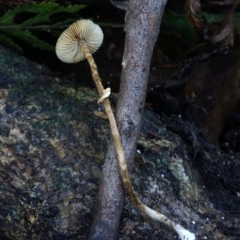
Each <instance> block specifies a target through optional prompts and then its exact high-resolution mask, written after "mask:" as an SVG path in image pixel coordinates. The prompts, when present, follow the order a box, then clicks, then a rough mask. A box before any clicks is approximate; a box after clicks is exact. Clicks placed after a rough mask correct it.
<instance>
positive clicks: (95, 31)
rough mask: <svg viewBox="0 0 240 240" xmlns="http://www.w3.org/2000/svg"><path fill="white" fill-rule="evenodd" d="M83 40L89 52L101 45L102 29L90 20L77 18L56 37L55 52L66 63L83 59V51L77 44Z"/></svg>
mask: <svg viewBox="0 0 240 240" xmlns="http://www.w3.org/2000/svg"><path fill="white" fill-rule="evenodd" d="M81 40H83V41H84V42H85V43H86V45H87V46H88V48H89V50H90V52H91V53H94V52H96V51H97V50H98V48H99V47H100V46H101V44H102V41H103V32H102V29H101V28H100V27H99V26H98V25H97V24H95V23H93V22H92V21H91V20H78V21H77V22H75V23H73V24H72V25H70V26H69V27H68V28H67V29H66V30H65V31H64V32H63V33H62V34H61V35H60V37H59V38H58V40H57V44H56V54H57V56H58V58H59V59H60V60H61V61H63V62H66V63H76V62H79V61H81V60H83V59H85V55H84V52H83V50H82V48H81V47H80V45H79V42H80V41H81Z"/></svg>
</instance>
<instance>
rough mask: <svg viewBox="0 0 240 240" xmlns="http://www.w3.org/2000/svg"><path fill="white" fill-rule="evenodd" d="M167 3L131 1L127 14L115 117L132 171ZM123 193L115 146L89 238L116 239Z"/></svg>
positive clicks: (111, 148)
mask: <svg viewBox="0 0 240 240" xmlns="http://www.w3.org/2000/svg"><path fill="white" fill-rule="evenodd" d="M165 4H166V0H164V1H159V0H141V1H140V0H132V1H130V4H129V8H128V12H127V14H126V40H125V51H124V56H123V71H122V75H121V86H120V94H119V101H118V104H117V110H116V117H117V122H118V127H119V131H120V135H121V138H122V144H123V147H124V151H125V155H126V159H127V162H128V167H129V169H131V168H132V165H133V161H134V157H135V150H136V142H137V138H138V135H139V131H140V123H141V118H142V113H143V109H144V103H145V95H146V90H147V82H148V74H149V68H150V62H151V56H152V51H153V47H154V44H155V41H156V39H157V36H158V32H159V26H160V22H161V17H162V14H163V10H164V7H165ZM123 200H124V193H123V185H122V180H121V177H120V173H119V167H118V164H117V159H116V154H115V150H114V145H113V143H112V142H111V143H110V145H109V147H108V152H107V155H106V158H105V164H104V166H103V174H102V179H101V185H100V190H99V194H98V198H97V201H96V205H95V209H96V210H95V214H94V220H93V226H92V229H91V233H90V239H116V237H117V233H118V226H119V221H120V216H121V212H122V207H123Z"/></svg>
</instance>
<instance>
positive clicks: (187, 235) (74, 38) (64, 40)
mask: <svg viewBox="0 0 240 240" xmlns="http://www.w3.org/2000/svg"><path fill="white" fill-rule="evenodd" d="M102 41H103V33H102V30H101V28H100V27H99V26H98V25H96V24H94V23H93V22H92V21H90V20H79V21H77V22H75V23H73V24H72V25H70V26H69V27H68V28H67V29H66V30H65V31H64V32H63V33H62V34H61V36H60V37H59V38H58V41H57V44H56V54H57V56H58V58H59V59H60V60H62V61H63V62H66V63H76V62H79V61H81V60H83V59H85V58H86V59H87V60H88V62H89V65H90V68H91V71H92V77H93V80H94V82H95V84H96V87H97V90H98V92H99V95H100V96H101V97H100V99H99V101H98V103H100V102H102V103H103V105H104V108H105V111H106V114H107V117H108V120H109V124H110V128H111V133H112V137H113V141H114V145H115V149H116V153H117V158H118V165H119V168H120V172H121V176H122V180H123V184H124V187H125V189H126V192H127V193H128V195H129V197H130V199H131V200H132V202H133V204H134V205H135V206H136V207H137V208H138V209H140V210H141V211H142V212H144V213H145V214H147V215H148V216H150V217H151V218H153V219H156V220H158V221H161V222H164V223H165V224H167V225H169V226H170V227H172V228H174V229H175V231H176V232H177V233H178V235H179V237H180V239H181V240H184V239H188V240H194V239H195V235H194V234H193V233H191V232H189V231H187V230H186V229H184V228H183V227H181V226H180V225H178V224H176V223H174V222H173V221H171V220H170V219H168V218H167V217H166V216H165V215H163V214H161V213H158V212H156V211H155V210H153V209H151V208H149V207H147V206H146V205H144V204H143V203H142V202H141V200H140V199H139V198H138V197H137V195H136V193H135V191H134V189H133V186H132V182H131V180H130V176H129V172H128V168H127V163H126V158H125V154H124V151H123V146H122V143H121V138H120V135H119V132H118V128H117V124H116V120H115V117H114V114H113V111H112V109H111V105H110V102H109V100H108V96H109V95H110V88H107V89H104V88H103V86H102V83H101V79H100V77H99V75H98V70H97V66H96V64H95V62H94V59H93V57H92V53H94V52H96V51H97V49H98V48H99V47H100V45H101V44H102Z"/></svg>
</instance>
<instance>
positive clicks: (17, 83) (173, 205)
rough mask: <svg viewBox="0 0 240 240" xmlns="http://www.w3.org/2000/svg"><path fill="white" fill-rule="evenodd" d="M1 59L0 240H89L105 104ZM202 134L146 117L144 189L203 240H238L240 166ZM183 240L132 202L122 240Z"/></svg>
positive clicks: (145, 196)
mask: <svg viewBox="0 0 240 240" xmlns="http://www.w3.org/2000/svg"><path fill="white" fill-rule="evenodd" d="M0 52H1V54H0V116H1V118H0V172H1V175H0V180H1V181H0V191H1V194H0V210H1V211H0V229H1V231H0V238H1V239H87V234H88V231H89V229H90V226H91V211H92V208H93V205H94V200H95V197H96V194H97V191H98V186H99V179H100V176H101V166H102V164H103V161H104V155H105V152H106V150H107V144H108V141H109V139H110V132H109V126H108V122H107V121H106V120H104V119H102V118H99V117H97V116H96V115H95V114H94V111H98V110H102V109H101V105H98V104H97V100H98V95H97V93H96V91H95V90H91V89H88V88H83V87H79V86H76V84H73V83H71V82H68V81H66V80H65V81H64V80H62V79H58V78H57V77H56V76H54V74H52V73H51V72H50V71H49V70H48V69H46V68H45V67H42V66H40V65H37V64H35V63H33V62H30V61H29V60H27V59H25V58H24V57H22V56H20V55H18V54H16V53H13V52H12V51H10V50H7V49H5V48H4V47H2V46H0ZM89 74H90V73H89ZM197 134H198V132H197V130H196V129H195V128H194V127H193V126H192V125H191V124H189V123H185V122H183V121H181V119H180V118H178V117H177V116H173V117H171V118H168V117H164V116H159V115H157V114H155V113H153V112H150V111H145V115H144V121H143V125H142V132H141V135H140V138H139V144H138V150H137V153H136V163H135V167H134V169H133V172H132V180H133V183H134V187H135V190H136V191H137V193H138V195H139V197H140V199H142V200H143V202H144V203H145V204H147V205H148V206H151V207H152V208H154V209H155V210H158V211H159V212H162V213H164V214H165V215H167V216H168V217H169V218H170V219H172V220H173V221H175V222H177V223H179V224H181V225H183V226H184V227H186V228H187V229H188V230H191V231H192V232H195V233H196V235H197V239H198V238H199V239H232V240H233V239H238V238H239V237H240V232H239V226H240V222H239V214H240V213H239V210H238V209H239V208H237V207H238V206H239V195H237V194H239V192H237V191H239V189H240V188H238V186H239V174H238V172H239V170H238V171H237V169H239V165H240V163H239V160H237V157H233V158H231V156H230V155H220V154H218V153H217V152H216V151H215V150H214V149H213V148H211V145H210V144H208V143H207V142H205V143H204V142H203V138H202V139H201V136H200V135H197ZM236 156H237V155H236ZM238 159H239V158H238ZM234 174H235V175H234ZM225 176H226V177H227V178H224V177H225ZM231 176H233V177H232V178H231ZM237 189H238V190H237ZM227 200H229V202H228V203H229V204H228V203H227ZM175 237H176V233H175V232H174V231H172V230H171V229H169V228H167V227H166V226H165V225H164V224H159V223H158V222H155V221H152V220H150V219H149V218H147V217H145V216H143V215H142V214H141V213H140V212H139V211H138V210H136V209H135V208H134V207H133V205H132V204H131V202H130V201H129V199H128V198H126V203H125V208H124V211H123V214H122V219H121V225H120V230H119V239H165V240H166V239H169V240H170V239H174V238H175Z"/></svg>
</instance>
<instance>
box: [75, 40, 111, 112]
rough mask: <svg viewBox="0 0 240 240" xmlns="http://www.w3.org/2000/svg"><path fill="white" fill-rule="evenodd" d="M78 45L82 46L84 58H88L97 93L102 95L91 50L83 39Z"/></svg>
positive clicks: (101, 86) (101, 87) (102, 89)
mask: <svg viewBox="0 0 240 240" xmlns="http://www.w3.org/2000/svg"><path fill="white" fill-rule="evenodd" d="M79 45H80V47H81V48H82V50H83V52H84V55H85V57H86V59H87V60H88V63H89V65H90V68H91V71H92V77H93V81H94V82H95V85H96V87H97V90H98V93H99V95H100V96H102V95H103V91H104V88H103V85H102V82H101V79H100V77H99V75H98V69H97V65H96V63H95V61H94V59H93V56H92V54H91V52H90V51H89V48H88V46H87V44H86V43H85V42H84V41H80V42H79ZM109 105H110V104H109ZM110 108H111V107H110Z"/></svg>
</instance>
